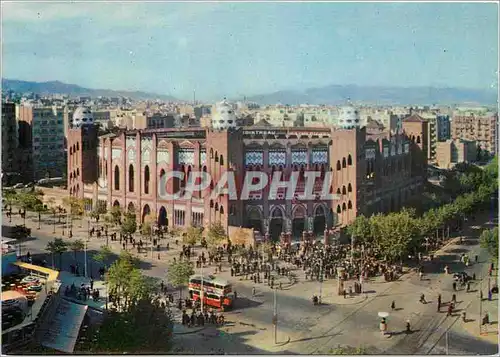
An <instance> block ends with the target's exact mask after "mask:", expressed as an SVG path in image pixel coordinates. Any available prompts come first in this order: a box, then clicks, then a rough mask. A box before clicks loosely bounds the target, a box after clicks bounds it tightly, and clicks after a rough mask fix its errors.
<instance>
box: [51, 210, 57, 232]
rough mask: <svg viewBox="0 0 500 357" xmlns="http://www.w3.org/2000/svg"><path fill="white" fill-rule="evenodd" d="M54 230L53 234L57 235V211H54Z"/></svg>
mask: <svg viewBox="0 0 500 357" xmlns="http://www.w3.org/2000/svg"><path fill="white" fill-rule="evenodd" d="M53 223H54V229H53V230H52V233H53V234H55V233H56V210H54V222H53Z"/></svg>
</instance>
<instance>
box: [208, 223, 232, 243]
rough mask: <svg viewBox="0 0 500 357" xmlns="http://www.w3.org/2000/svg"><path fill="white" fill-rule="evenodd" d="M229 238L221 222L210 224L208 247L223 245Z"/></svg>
mask: <svg viewBox="0 0 500 357" xmlns="http://www.w3.org/2000/svg"><path fill="white" fill-rule="evenodd" d="M225 239H227V235H226V230H225V229H224V227H223V226H222V223H220V222H214V223H212V224H211V225H210V228H209V229H208V232H207V239H206V241H207V245H208V248H209V249H211V250H213V249H215V248H217V247H218V246H220V245H221V243H222V242H223V241H224V240H225Z"/></svg>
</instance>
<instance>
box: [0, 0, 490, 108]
mask: <svg viewBox="0 0 500 357" xmlns="http://www.w3.org/2000/svg"><path fill="white" fill-rule="evenodd" d="M2 77H3V78H9V79H20V80H29V81H37V82H41V81H51V80H59V81H62V82H65V83H72V84H78V85H81V86H83V87H88V88H101V89H116V90H142V91H148V92H153V93H159V94H170V95H173V96H176V97H177V98H182V99H191V98H192V97H193V91H196V97H197V99H202V100H215V99H218V98H222V97H224V96H227V97H232V98H235V97H238V98H240V97H243V96H245V95H246V96H251V95H255V94H265V93H271V92H275V91H279V90H300V89H305V88H312V87H321V86H326V85H331V84H341V85H348V84H354V85H360V86H402V87H412V86H436V87H464V88H474V89H485V90H488V89H491V88H493V89H495V90H496V88H498V83H497V82H498V5H497V4H495V3H352V2H351V3H338V2H337V3H335V2H332V3H306V2H302V3H277V2H274V3H234V2H233V3H228V2H226V3H225V2H216V3H214V2H212V3H208V2H206V3H172V2H170V3H168V2H167V3H165V2H151V3H140V2H136V3H132V2H122V3H111V2H108V3H104V2H94V3H88V2H87V3H83V2H80V3H78V2H77V3H75V2H73V3H54V2H52V3H49V2H46V3H44V2H40V1H39V2H36V3H35V2H10V3H9V2H5V1H2Z"/></svg>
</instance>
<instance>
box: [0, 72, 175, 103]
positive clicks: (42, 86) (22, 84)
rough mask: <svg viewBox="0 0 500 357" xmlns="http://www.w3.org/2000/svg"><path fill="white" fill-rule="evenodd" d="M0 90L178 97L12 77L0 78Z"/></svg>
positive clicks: (160, 97) (170, 99) (137, 97)
mask: <svg viewBox="0 0 500 357" xmlns="http://www.w3.org/2000/svg"><path fill="white" fill-rule="evenodd" d="M2 90H3V91H6V90H13V91H15V92H20V93H26V92H33V93H36V94H68V95H70V96H89V97H99V96H102V97H129V98H134V99H138V100H144V99H153V100H154V99H160V100H164V101H178V99H176V98H174V97H172V96H169V95H161V94H155V93H147V92H141V91H118V90H111V89H90V88H84V87H80V86H78V85H76V84H67V83H63V82H59V81H51V82H29V81H18V80H14V79H4V78H2Z"/></svg>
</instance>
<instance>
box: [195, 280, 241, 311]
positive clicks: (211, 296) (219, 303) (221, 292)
mask: <svg viewBox="0 0 500 357" xmlns="http://www.w3.org/2000/svg"><path fill="white" fill-rule="evenodd" d="M202 280H203V304H204V305H208V306H212V307H216V308H222V309H224V310H225V309H230V308H231V307H232V306H233V302H234V294H233V287H232V285H231V283H229V282H228V281H226V280H222V279H219V278H216V277H214V276H213V275H208V276H203V279H202V276H201V275H192V276H191V277H190V278H189V296H190V298H191V300H193V301H200V295H201V294H200V291H201V286H202Z"/></svg>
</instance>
